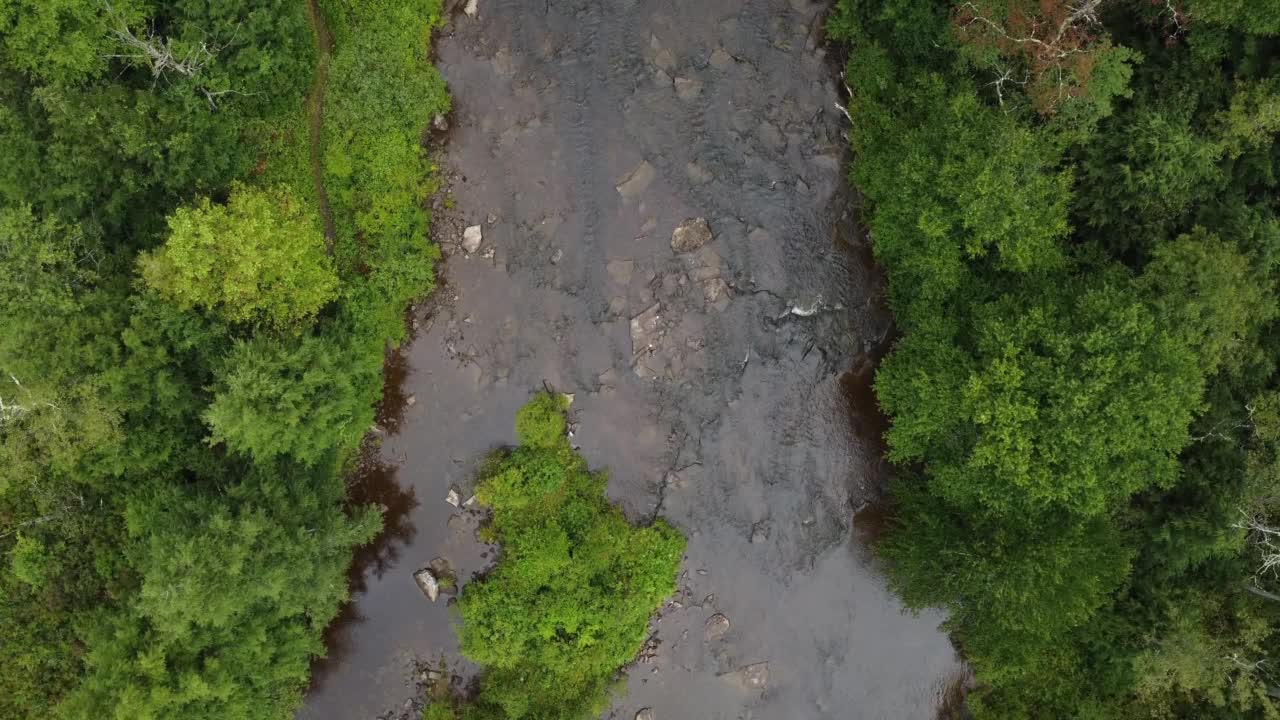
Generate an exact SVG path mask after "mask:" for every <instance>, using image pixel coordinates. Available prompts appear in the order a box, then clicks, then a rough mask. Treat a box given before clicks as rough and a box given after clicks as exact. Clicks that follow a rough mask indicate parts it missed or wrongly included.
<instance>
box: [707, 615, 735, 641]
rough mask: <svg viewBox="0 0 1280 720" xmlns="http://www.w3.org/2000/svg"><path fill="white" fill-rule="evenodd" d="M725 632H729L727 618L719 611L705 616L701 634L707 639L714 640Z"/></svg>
mask: <svg viewBox="0 0 1280 720" xmlns="http://www.w3.org/2000/svg"><path fill="white" fill-rule="evenodd" d="M727 632H729V618H728V617H726V616H724V615H722V614H721V613H716V614H715V615H712V616H711V617H709V618H707V624H706V625H705V626H704V627H703V629H702V636H703V637H704V638H706V639H707V640H715V639H716V638H718V637H720V636H722V635H724V634H725V633H727Z"/></svg>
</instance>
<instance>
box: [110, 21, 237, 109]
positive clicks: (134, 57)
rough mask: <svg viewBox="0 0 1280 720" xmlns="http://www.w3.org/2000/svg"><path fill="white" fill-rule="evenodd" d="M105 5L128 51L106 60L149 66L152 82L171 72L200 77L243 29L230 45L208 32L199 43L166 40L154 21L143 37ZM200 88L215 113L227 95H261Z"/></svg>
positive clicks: (114, 27) (115, 32)
mask: <svg viewBox="0 0 1280 720" xmlns="http://www.w3.org/2000/svg"><path fill="white" fill-rule="evenodd" d="M103 4H104V5H105V6H106V9H107V17H108V18H110V21H111V25H110V30H111V34H112V35H113V36H114V37H115V38H116V40H117V41H118V42H119V44H120V45H121V47H122V48H123V49H124V52H120V53H115V54H110V55H106V56H105V57H108V58H111V59H116V60H123V61H124V62H126V63H128V64H130V65H135V66H139V67H145V68H147V69H148V70H149V71H150V72H151V77H152V80H153V81H155V82H158V81H159V80H160V79H161V78H163V77H164V76H165V75H166V74H170V73H172V74H176V75H180V76H182V77H186V78H194V77H197V76H198V75H200V73H201V71H202V70H203V69H204V68H205V67H206V66H207V65H208V64H209V63H211V62H212V61H213V60H214V59H215V58H216V57H217V56H218V53H220V52H222V51H223V50H225V49H226V48H227V47H229V46H230V45H232V44H233V43H235V35H236V34H238V33H239V30H240V28H239V26H237V27H236V31H235V33H233V34H232V37H231V39H230V40H228V41H226V42H210V41H209V40H208V34H207V33H206V34H205V39H203V40H201V41H200V42H198V43H181V42H175V41H174V40H173V38H169V37H164V36H162V35H160V34H159V33H157V32H156V30H155V23H154V22H151V23H148V24H147V25H146V26H145V27H144V28H143V29H142V30H141V31H140V34H139V32H135V31H134V30H133V29H132V28H130V27H129V24H128V23H127V22H126V21H125V20H124V18H122V17H121V16H120V15H119V14H118V13H117V12H116V10H115V8H113V7H112V6H111V3H110V2H108V1H107V0H104V2H103ZM198 89H199V90H200V93H201V94H202V95H204V98H205V100H206V101H208V103H209V108H210V109H211V110H217V109H218V98H220V97H223V96H225V95H256V94H258V93H244V92H240V91H238V90H233V89H223V90H213V89H210V88H209V87H207V86H204V85H202V86H200V87H199V88H198Z"/></svg>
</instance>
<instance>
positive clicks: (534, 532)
mask: <svg viewBox="0 0 1280 720" xmlns="http://www.w3.org/2000/svg"><path fill="white" fill-rule="evenodd" d="M566 407H567V402H565V399H564V397H563V396H561V395H553V394H550V393H543V394H540V395H538V396H537V397H536V398H534V399H533V400H532V401H530V402H529V404H528V405H526V406H525V407H524V408H523V409H522V410H521V411H520V413H519V414H518V415H517V419H516V430H517V434H518V435H519V437H520V442H521V445H520V446H519V447H517V448H514V449H512V450H510V451H509V452H503V453H499V454H498V455H497V456H495V457H494V458H493V459H491V461H490V462H489V464H488V465H487V467H486V468H485V469H484V470H483V472H482V477H481V479H480V483H479V485H478V487H477V495H476V497H477V498H478V500H479V501H480V502H481V503H482V504H484V505H486V506H488V507H489V508H490V509H491V510H492V511H493V517H492V525H491V527H490V528H489V531H490V532H491V533H492V534H493V536H494V538H495V539H496V540H497V541H498V542H499V543H501V544H502V559H501V561H500V562H499V563H498V565H497V567H495V568H494V570H493V571H492V572H490V573H489V574H488V576H486V577H485V579H484V580H483V581H479V582H473V583H471V584H470V585H467V586H466V587H465V588H464V589H463V595H462V601H461V603H460V607H461V609H462V629H461V633H460V634H461V643H462V652H463V654H465V655H466V656H467V657H468V658H469V659H471V660H472V661H474V662H476V663H479V664H480V665H481V666H482V667H483V668H484V674H483V675H482V678H481V681H480V693H479V695H478V696H477V698H476V700H475V704H474V706H472V708H469V709H468V710H469V711H471V712H477V713H478V715H479V716H480V717H484V718H495V720H497V719H511V720H514V719H515V718H548V719H551V718H560V719H564V720H570V719H584V718H588V717H594V716H596V715H598V714H599V713H600V712H601V711H602V710H603V709H604V708H605V707H606V706H607V703H608V699H609V698H608V694H607V693H606V690H607V689H608V688H609V686H610V685H611V684H612V683H613V681H614V678H615V677H616V675H617V673H618V670H619V669H620V668H621V667H622V666H623V665H625V664H626V663H628V662H630V661H631V660H632V659H633V658H634V657H635V655H636V653H637V652H639V650H640V646H641V643H642V642H643V641H644V638H645V634H646V631H647V627H648V621H649V616H650V615H651V614H652V613H653V612H654V610H655V609H657V608H658V606H659V605H660V604H661V602H662V598H663V597H665V596H667V595H669V594H670V593H671V592H672V591H673V589H674V581H675V573H676V569H677V568H678V566H679V563H680V559H681V555H682V553H683V551H684V539H683V538H682V537H681V536H680V535H679V533H677V532H676V531H675V530H674V529H672V528H671V527H670V526H669V525H667V524H666V523H665V522H663V521H661V520H659V521H657V522H655V523H654V524H652V525H650V526H648V527H640V528H636V527H632V526H631V525H630V523H628V522H627V520H626V518H624V517H623V515H622V512H621V511H620V510H618V509H617V508H616V507H613V506H611V505H609V503H608V501H607V500H606V499H605V497H604V486H605V482H606V477H605V476H604V474H603V473H598V472H597V473H593V472H590V471H588V469H587V467H586V462H585V461H584V460H583V459H582V458H581V457H580V456H578V455H577V454H576V453H575V452H574V451H573V450H572V448H570V447H569V442H568V439H567V438H566V437H565V435H564V428H565V419H564V410H565V408H566ZM433 707H436V708H437V709H436V710H434V711H432V712H433V715H432V716H445V717H448V716H449V714H448V713H446V712H445V710H446V708H445V706H443V705H439V704H437V705H435V706H433ZM464 717H472V716H471V715H466V714H465V713H464Z"/></svg>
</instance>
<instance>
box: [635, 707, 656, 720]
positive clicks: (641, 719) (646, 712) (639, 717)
mask: <svg viewBox="0 0 1280 720" xmlns="http://www.w3.org/2000/svg"><path fill="white" fill-rule="evenodd" d="M636 720H653V708H644V709H643V710H641V711H640V712H638V713H636Z"/></svg>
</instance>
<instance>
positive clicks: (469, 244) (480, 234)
mask: <svg viewBox="0 0 1280 720" xmlns="http://www.w3.org/2000/svg"><path fill="white" fill-rule="evenodd" d="M482 242H484V230H482V229H481V228H480V226H479V225H472V226H471V227H468V228H467V229H466V230H463V231H462V249H463V250H465V251H467V253H468V254H470V253H474V252H475V251H477V250H479V249H480V243H482Z"/></svg>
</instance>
